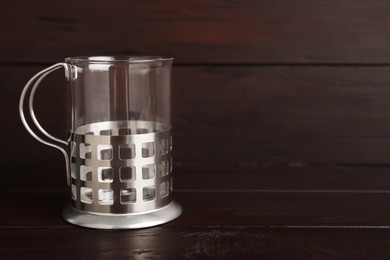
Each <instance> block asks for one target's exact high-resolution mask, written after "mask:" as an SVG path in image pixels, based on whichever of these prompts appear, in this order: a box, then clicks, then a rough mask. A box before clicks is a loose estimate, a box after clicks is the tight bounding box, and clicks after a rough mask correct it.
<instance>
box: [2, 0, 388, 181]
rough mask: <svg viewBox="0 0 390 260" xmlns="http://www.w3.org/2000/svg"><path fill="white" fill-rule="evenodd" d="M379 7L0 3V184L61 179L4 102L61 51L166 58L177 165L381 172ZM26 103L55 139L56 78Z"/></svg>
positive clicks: (63, 121)
mask: <svg viewBox="0 0 390 260" xmlns="http://www.w3.org/2000/svg"><path fill="white" fill-rule="evenodd" d="M389 9H390V3H389V2H388V1H385V0H382V1H381V0H375V1H363V0H361V1H339V0H338V1H299V3H297V2H296V1H293V2H291V1H274V0H273V1H266V0H262V1H256V0H246V1H219V0H214V1H211V0H209V1H161V2H160V1H155V2H154V1H152V2H150V1H146V2H145V1H143V2H140V1H119V0H118V1H73V0H71V1H43V2H31V1H20V0H13V1H2V3H1V10H2V14H1V16H0V19H1V20H0V31H1V35H2V36H1V39H2V40H1V45H0V68H1V71H2V73H1V78H0V80H1V81H0V84H1V87H2V95H1V102H0V106H1V107H0V109H1V111H2V113H3V116H2V118H3V123H2V127H1V130H0V131H1V136H3V138H4V140H3V142H2V147H3V148H2V151H1V157H2V160H1V163H2V165H1V167H2V169H3V170H2V171H1V179H0V180H1V185H2V186H5V187H16V186H18V185H22V186H23V185H24V184H17V183H15V182H19V181H21V180H22V179H23V178H30V177H32V176H31V170H32V169H35V170H38V172H39V169H42V168H47V167H51V168H52V171H53V173H50V174H53V175H54V174H58V173H59V172H62V171H63V165H62V164H63V163H62V157H61V154H60V153H59V152H57V151H55V150H53V149H52V148H48V147H45V146H43V145H41V144H40V143H38V142H36V141H35V140H34V139H33V138H31V137H30V136H29V135H28V134H27V132H26V131H25V130H24V128H23V127H22V125H21V123H20V122H19V121H20V120H19V116H18V112H17V103H18V97H19V95H20V92H21V90H22V88H23V85H24V84H25V83H26V82H27V80H28V79H29V78H30V77H31V76H32V75H33V74H35V73H36V72H38V71H39V70H40V69H43V68H44V67H46V66H48V65H50V64H52V63H55V62H58V61H62V60H63V59H64V57H67V56H75V55H101V54H112V55H115V54H129V55H159V54H160V55H161V54H162V55H168V56H173V57H175V66H174V69H173V97H172V98H173V104H172V105H173V110H172V112H173V127H174V141H175V149H174V151H175V152H174V158H175V164H176V167H179V168H181V169H192V168H201V169H209V168H212V169H219V170H226V169H235V168H239V169H240V171H242V172H245V169H247V168H254V167H255V168H262V167H273V166H275V165H277V166H280V165H282V166H286V167H290V166H312V165H316V166H335V165H336V166H337V165H344V166H345V165H352V166H355V165H370V166H375V165H387V164H389V162H390V138H389V137H390V134H389V132H390V88H389V83H390V76H389V72H390V67H389V66H388V63H389V57H390V44H389V39H390V35H389V32H388V30H387V28H388V25H389V22H390V20H389V16H388V11H389ZM37 99H38V101H37V102H36V110H37V111H38V112H37V114H38V118H39V119H40V121H41V123H42V124H43V125H44V126H45V127H46V128H47V129H49V131H50V132H51V133H53V134H54V135H57V136H61V137H63V138H65V137H66V134H67V129H68V128H69V126H68V121H69V120H68V112H67V111H69V100H68V89H67V88H66V85H65V81H64V79H63V75H62V73H60V72H58V73H55V74H54V75H53V76H51V78H50V79H49V80H47V81H46V82H45V83H44V85H43V86H42V88H41V89H40V90H39V91H38V97H37ZM5 169H6V170H5ZM12 171H17V172H18V175H19V176H14V175H12V173H11V172H12ZM45 173H47V171H45ZM35 178H39V180H40V181H43V182H45V181H46V180H47V179H53V180H56V177H54V176H51V175H50V176H34V179H35ZM59 180H60V179H58V181H59ZM34 185H36V183H29V184H28V186H29V187H30V188H32V187H33V186H34ZM52 185H55V186H57V185H58V184H57V181H56V182H55V183H53V184H52Z"/></svg>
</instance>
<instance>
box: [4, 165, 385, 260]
mask: <svg viewBox="0 0 390 260" xmlns="http://www.w3.org/2000/svg"><path fill="white" fill-rule="evenodd" d="M370 174H371V176H375V178H370ZM175 184H176V187H175V193H174V196H175V199H176V200H177V201H178V202H179V203H180V204H181V205H182V206H183V209H184V212H183V214H182V216H181V217H180V218H178V219H177V220H175V221H173V222H171V223H168V224H165V225H162V226H158V227H153V228H147V229H140V230H118V231H102V230H93V229H86V228H80V227H76V226H73V225H70V224H68V223H66V222H65V221H63V220H62V219H61V217H60V212H61V209H62V208H63V206H64V205H65V204H66V202H67V199H68V196H69V194H68V192H67V191H66V190H64V189H51V190H50V189H39V190H38V189H30V190H28V189H22V190H15V189H12V190H8V191H7V190H5V191H2V192H1V193H2V197H3V201H2V209H1V215H0V258H1V259H208V258H216V259H218V258H219V259H225V258H226V259H229V258H230V259H313V258H314V259H364V258H365V259H388V257H390V205H389V200H390V189H389V188H390V174H389V169H388V168H387V167H328V168H324V167H321V168H319V167H318V168H316V167H293V168H284V167H279V168H278V167H270V168H263V169H253V170H252V171H247V172H245V174H240V172H236V171H234V172H218V171H214V172H213V171H207V172H206V171H201V170H199V171H180V170H176V172H175Z"/></svg>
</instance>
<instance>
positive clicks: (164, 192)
mask: <svg viewBox="0 0 390 260" xmlns="http://www.w3.org/2000/svg"><path fill="white" fill-rule="evenodd" d="M168 194H169V182H163V183H160V197H161V198H164V197H166V196H168Z"/></svg>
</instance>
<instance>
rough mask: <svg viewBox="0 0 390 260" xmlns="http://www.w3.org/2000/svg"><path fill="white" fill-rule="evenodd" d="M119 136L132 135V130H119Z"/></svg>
mask: <svg viewBox="0 0 390 260" xmlns="http://www.w3.org/2000/svg"><path fill="white" fill-rule="evenodd" d="M118 134H119V135H131V129H130V128H119V129H118Z"/></svg>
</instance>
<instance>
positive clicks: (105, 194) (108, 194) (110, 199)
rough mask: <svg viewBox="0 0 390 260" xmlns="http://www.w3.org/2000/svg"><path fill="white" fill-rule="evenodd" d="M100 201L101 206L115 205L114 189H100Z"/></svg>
mask: <svg viewBox="0 0 390 260" xmlns="http://www.w3.org/2000/svg"><path fill="white" fill-rule="evenodd" d="M98 199H99V204H101V205H113V204H114V191H113V190H112V189H99V191H98Z"/></svg>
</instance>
